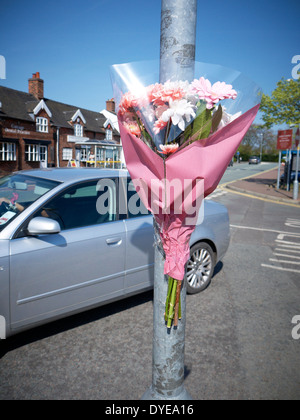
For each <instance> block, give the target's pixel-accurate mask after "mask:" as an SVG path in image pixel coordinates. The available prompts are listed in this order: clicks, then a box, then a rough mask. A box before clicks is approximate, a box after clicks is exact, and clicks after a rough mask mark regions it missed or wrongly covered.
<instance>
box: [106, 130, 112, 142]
mask: <svg viewBox="0 0 300 420" xmlns="http://www.w3.org/2000/svg"><path fill="white" fill-rule="evenodd" d="M112 139H113V136H112V130H110V129H107V130H106V140H112Z"/></svg>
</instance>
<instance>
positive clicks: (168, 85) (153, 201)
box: [113, 65, 259, 328]
mask: <svg viewBox="0 0 300 420" xmlns="http://www.w3.org/2000/svg"><path fill="white" fill-rule="evenodd" d="M217 67H218V66H217ZM211 69H212V67H211V66H210V70H211ZM201 70H202V71H201V73H200V74H202V75H201V76H200V78H195V79H194V80H193V81H192V82H189V81H183V80H176V79H175V80H169V81H167V82H165V83H145V82H143V79H145V78H144V77H141V76H139V75H138V72H136V70H135V68H134V66H133V65H119V66H113V85H114V90H115V99H116V102H117V106H118V120H119V126H120V133H121V139H122V145H123V150H124V154H125V159H126V164H127V168H128V170H129V172H130V175H131V178H132V180H133V183H134V185H135V187H136V189H137V191H138V193H139V195H140V197H141V199H142V201H143V203H144V204H145V206H146V207H147V209H148V210H149V211H151V212H152V214H153V216H154V220H155V226H156V230H157V231H158V236H159V240H160V241H161V244H162V248H163V253H164V256H165V268H164V273H165V275H167V276H168V278H169V282H168V293H167V297H166V310H165V321H166V324H167V328H171V327H172V324H173V325H174V326H177V325H178V319H180V317H181V314H180V290H181V285H182V281H183V279H184V276H185V265H186V263H187V261H188V259H189V257H190V249H189V241H190V237H191V234H192V233H193V231H194V229H195V227H196V224H197V220H198V212H199V208H200V206H201V202H202V200H203V197H205V196H207V195H209V194H210V193H212V192H213V191H214V189H215V188H216V187H217V185H218V183H219V181H220V180H221V178H222V176H223V174H224V172H225V170H226V168H227V166H228V164H229V162H230V160H231V159H232V156H233V155H234V153H235V152H236V150H237V149H238V147H239V144H240V142H241V141H242V139H243V137H244V135H245V134H246V132H247V131H248V129H249V127H250V125H251V124H252V122H253V120H254V118H255V116H256V114H257V111H258V108H259V89H258V88H257V87H256V86H254V85H253V84H252V82H249V81H247V82H246V84H245V80H244V78H243V77H241V75H240V74H239V73H237V72H229V74H230V77H229V75H228V71H227V72H226V71H225V74H226V75H227V78H229V79H230V80H234V81H236V82H237V87H236V86H235V85H234V84H233V83H227V82H226V81H223V80H222V81H220V80H219V79H217V80H216V81H214V82H212V81H211V80H210V79H209V78H208V77H207V76H205V75H203V74H205V71H203V65H202V69H201ZM213 70H214V71H212V74H213V77H214V78H215V73H216V71H215V68H214V69H213ZM217 70H218V71H217V73H219V71H220V69H219V67H218V69H217ZM241 82H242V83H241ZM241 84H242V85H243V86H244V87H246V88H245V89H244V92H243V90H241V89H240V87H239V86H240V85H241ZM249 89H250V92H251V93H250V94H249ZM243 96H244V98H246V101H245V100H242V97H243ZM249 99H250V103H251V101H252V103H251V105H252V106H251V105H250V107H249ZM231 102H237V106H238V109H236V110H234V108H233V107H232V106H231ZM246 102H248V104H247V105H245V103H246ZM253 105H254V106H253ZM245 106H246V110H245ZM232 109H233V111H231V110H232Z"/></svg>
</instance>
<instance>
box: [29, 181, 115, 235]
mask: <svg viewBox="0 0 300 420" xmlns="http://www.w3.org/2000/svg"><path fill="white" fill-rule="evenodd" d="M116 191H117V186H116V182H115V180H112V179H106V178H105V179H102V180H99V181H89V182H84V183H80V184H76V185H74V186H72V187H70V188H68V189H66V190H64V192H62V193H61V194H59V195H58V196H56V197H55V198H53V199H52V200H50V201H49V202H48V203H47V204H46V205H45V206H44V207H43V208H42V209H40V211H39V213H38V214H36V215H35V216H42V217H49V218H51V219H54V220H56V221H57V222H58V223H59V224H60V227H61V230H68V229H76V228H81V227H87V226H92V225H99V224H101V223H108V222H113V221H115V220H117V204H116V197H117V193H116Z"/></svg>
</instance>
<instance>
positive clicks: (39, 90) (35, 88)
mask: <svg viewBox="0 0 300 420" xmlns="http://www.w3.org/2000/svg"><path fill="white" fill-rule="evenodd" d="M28 92H29V93H30V94H31V95H33V96H35V97H36V99H38V100H41V99H43V98H44V80H42V79H41V78H40V73H39V72H36V73H33V75H32V78H31V79H29V80H28Z"/></svg>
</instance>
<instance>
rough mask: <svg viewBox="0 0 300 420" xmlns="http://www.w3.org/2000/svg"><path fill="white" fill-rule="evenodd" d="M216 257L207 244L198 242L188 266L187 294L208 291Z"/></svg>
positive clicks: (192, 250)
mask: <svg viewBox="0 0 300 420" xmlns="http://www.w3.org/2000/svg"><path fill="white" fill-rule="evenodd" d="M215 265H216V255H215V252H214V251H213V249H212V247H211V246H210V245H209V244H208V243H207V242H198V243H197V244H195V245H194V246H193V247H192V248H191V256H190V259H189V261H188V262H187V266H186V276H185V278H186V287H187V293H189V294H195V293H199V292H202V291H203V290H204V289H206V288H207V287H208V286H209V284H210V282H211V278H212V276H213V272H214V268H215Z"/></svg>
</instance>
